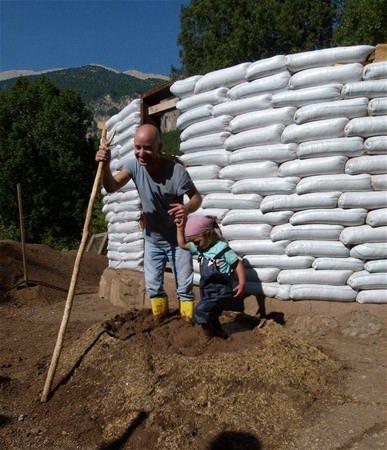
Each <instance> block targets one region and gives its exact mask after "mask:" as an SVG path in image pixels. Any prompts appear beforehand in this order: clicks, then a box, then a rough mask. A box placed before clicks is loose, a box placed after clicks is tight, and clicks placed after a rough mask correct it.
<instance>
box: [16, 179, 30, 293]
mask: <svg viewBox="0 0 387 450" xmlns="http://www.w3.org/2000/svg"><path fill="white" fill-rule="evenodd" d="M16 190H17V204H18V206H19V223H20V237H21V247H22V255H23V273H24V284H25V286H26V287H27V286H28V273H27V258H26V242H25V232H24V217H23V202H22V195H21V185H20V183H17V185H16Z"/></svg>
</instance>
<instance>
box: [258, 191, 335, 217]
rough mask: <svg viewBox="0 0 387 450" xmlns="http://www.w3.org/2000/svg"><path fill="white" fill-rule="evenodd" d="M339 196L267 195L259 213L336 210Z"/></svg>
mask: <svg viewBox="0 0 387 450" xmlns="http://www.w3.org/2000/svg"><path fill="white" fill-rule="evenodd" d="M340 195H341V193H340V192H324V193H319V192H318V193H313V194H303V195H297V194H290V195H269V196H267V197H265V198H264V199H263V200H262V203H261V211H262V212H263V213H268V212H273V211H281V210H284V211H285V210H287V211H289V210H291V211H300V210H304V209H314V208H336V206H337V201H338V199H339V197H340Z"/></svg>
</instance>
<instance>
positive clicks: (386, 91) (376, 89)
mask: <svg viewBox="0 0 387 450" xmlns="http://www.w3.org/2000/svg"><path fill="white" fill-rule="evenodd" d="M341 95H342V96H343V98H352V97H368V98H377V97H386V95H387V80H369V81H354V82H351V83H347V84H345V85H344V86H343V89H342V90H341Z"/></svg>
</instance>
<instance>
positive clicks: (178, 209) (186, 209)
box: [168, 186, 202, 221]
mask: <svg viewBox="0 0 387 450" xmlns="http://www.w3.org/2000/svg"><path fill="white" fill-rule="evenodd" d="M187 195H188V197H189V202H188V203H186V204H185V205H183V204H181V203H171V205H170V206H171V208H170V209H169V210H168V213H169V214H171V215H173V216H174V217H175V220H176V221H179V220H182V219H184V218H185V217H187V216H188V214H191V213H193V212H195V211H196V210H197V209H198V208H199V206H200V205H201V204H202V196H201V195H200V194H199V192H198V191H197V189H196V187H195V186H193V187H192V188H191V189H190V190H189V191H187Z"/></svg>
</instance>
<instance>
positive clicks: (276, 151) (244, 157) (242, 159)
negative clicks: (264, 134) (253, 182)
mask: <svg viewBox="0 0 387 450" xmlns="http://www.w3.org/2000/svg"><path fill="white" fill-rule="evenodd" d="M296 157H297V144H271V145H260V146H257V147H245V148H241V149H239V150H235V151H233V152H232V154H231V155H230V164H238V163H250V162H258V161H267V160H270V161H273V162H277V163H281V162H285V161H290V160H292V159H295V158H296Z"/></svg>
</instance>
